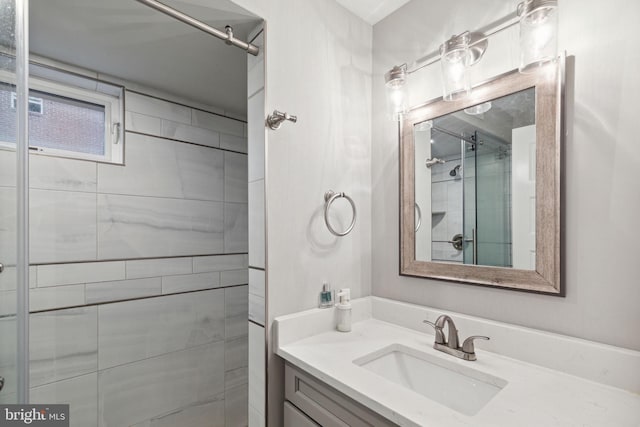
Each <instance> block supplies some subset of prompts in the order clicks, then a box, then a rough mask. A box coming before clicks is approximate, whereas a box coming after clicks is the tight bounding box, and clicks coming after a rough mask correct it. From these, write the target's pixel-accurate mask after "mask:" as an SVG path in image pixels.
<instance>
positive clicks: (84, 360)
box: [29, 307, 98, 387]
mask: <svg viewBox="0 0 640 427" xmlns="http://www.w3.org/2000/svg"><path fill="white" fill-rule="evenodd" d="M97 330H98V323H97V308H96V307H83V308H73V309H68V310H57V311H49V312H44V313H37V314H32V315H31V324H30V336H29V342H30V344H29V346H30V348H29V351H30V356H31V357H30V360H31V361H30V364H31V366H30V368H31V369H30V373H31V375H30V377H31V386H33V387H36V386H39V385H43V384H47V383H51V382H54V381H59V380H63V379H68V378H72V377H76V376H79V375H83V374H87V373H91V372H95V371H96V370H97V369H98V340H97Z"/></svg>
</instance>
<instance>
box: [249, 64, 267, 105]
mask: <svg viewBox="0 0 640 427" xmlns="http://www.w3.org/2000/svg"><path fill="white" fill-rule="evenodd" d="M262 89H264V59H260V60H258V62H256V63H255V64H253V66H252V67H250V68H249V72H248V75H247V94H248V95H249V98H251V96H253V95H254V94H255V93H256V92H257V91H259V90H262Z"/></svg>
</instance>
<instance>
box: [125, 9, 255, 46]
mask: <svg viewBox="0 0 640 427" xmlns="http://www.w3.org/2000/svg"><path fill="white" fill-rule="evenodd" d="M136 1H137V2H139V3H142V4H144V5H146V6H149V7H150V8H152V9H155V10H157V11H158V12H162V13H164V14H165V15H168V16H170V17H172V18H175V19H177V20H178V21H182V22H184V23H185V24H187V25H191V26H192V27H194V28H197V29H198V30H200V31H204V32H205V33H207V34H211V35H212V36H214V37H217V38H219V39H221V40H224V41H225V42H226V43H227V44H230V45H234V46H236V47H239V48H240V49H242V50H246V51H247V53H250V54H251V55H253V56H258V53H259V52H260V49H259V48H258V47H257V46H255V45H253V44H251V43H247V42H244V41H242V40H240V39H237V38H235V37H234V36H233V29H232V28H231V27H229V26H227V27H226V32H225V31H220V30H218V29H217V28H213V27H212V26H210V25H207V24H205V23H204V22H202V21H198V20H197V19H195V18H192V17H191V16H189V15H187V14H184V13H182V12H180V11H179V10H176V9H174V8H172V7H170V6H167V5H166V4H164V3H160V2H159V1H156V0H136Z"/></svg>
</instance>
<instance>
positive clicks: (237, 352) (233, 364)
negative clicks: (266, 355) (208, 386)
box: [224, 335, 249, 390]
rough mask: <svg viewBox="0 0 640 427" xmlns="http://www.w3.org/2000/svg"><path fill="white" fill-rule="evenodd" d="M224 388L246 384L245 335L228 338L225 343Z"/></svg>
mask: <svg viewBox="0 0 640 427" xmlns="http://www.w3.org/2000/svg"><path fill="white" fill-rule="evenodd" d="M224 360H225V362H224V363H225V365H224V369H225V376H224V378H225V379H224V384H225V386H224V388H225V390H229V389H231V388H234V387H237V386H239V385H243V384H247V369H248V366H249V344H248V338H247V336H246V335H244V336H241V337H238V338H234V339H232V340H228V341H227V342H226V343H225V358H224Z"/></svg>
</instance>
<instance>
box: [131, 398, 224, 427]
mask: <svg viewBox="0 0 640 427" xmlns="http://www.w3.org/2000/svg"><path fill="white" fill-rule="evenodd" d="M176 426H181V427H211V426H216V427H217V426H224V394H221V395H219V396H217V397H216V400H214V401H211V402H205V403H196V404H194V405H192V406H188V407H186V408H180V409H176V410H175V411H173V412H171V413H169V414H166V415H161V416H158V417H155V418H152V419H150V420H147V421H144V422H142V423H139V424H136V425H134V426H131V427H176Z"/></svg>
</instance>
